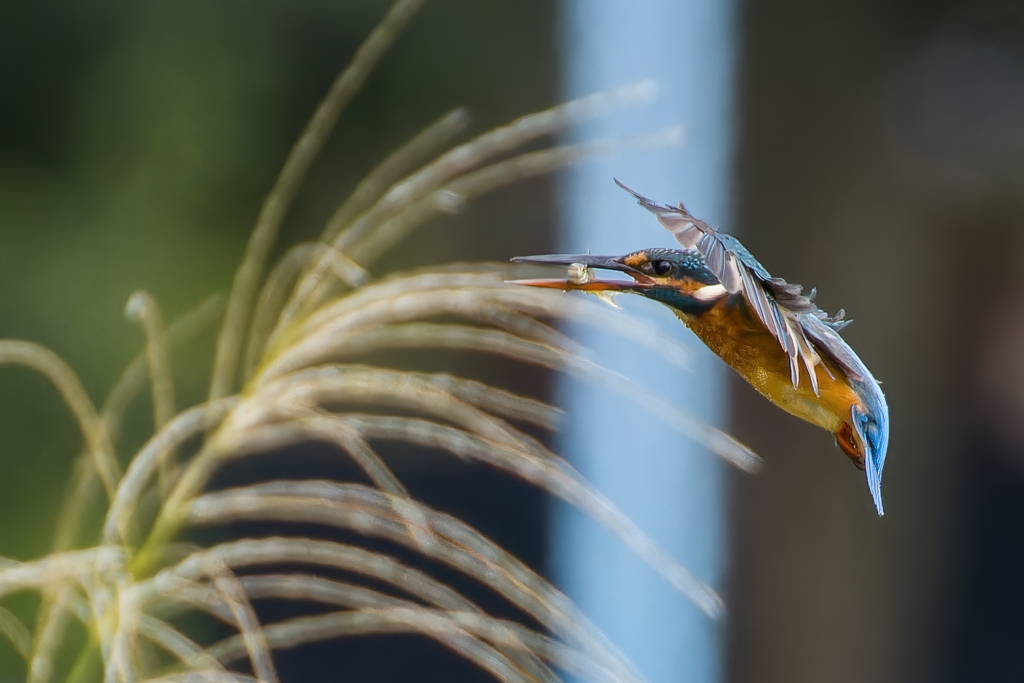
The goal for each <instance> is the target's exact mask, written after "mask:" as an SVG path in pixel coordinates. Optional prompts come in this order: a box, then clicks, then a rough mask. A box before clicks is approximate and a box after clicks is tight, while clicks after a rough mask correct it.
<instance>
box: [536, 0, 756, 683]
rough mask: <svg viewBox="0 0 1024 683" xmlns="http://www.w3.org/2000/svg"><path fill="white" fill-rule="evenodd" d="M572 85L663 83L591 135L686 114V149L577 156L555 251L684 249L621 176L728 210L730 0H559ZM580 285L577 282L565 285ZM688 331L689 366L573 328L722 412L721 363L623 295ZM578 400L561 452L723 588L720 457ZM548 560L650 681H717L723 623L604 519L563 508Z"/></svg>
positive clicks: (568, 400)
mask: <svg viewBox="0 0 1024 683" xmlns="http://www.w3.org/2000/svg"><path fill="white" fill-rule="evenodd" d="M561 6H562V17H561V45H562V54H563V57H562V64H563V74H564V78H563V84H564V85H563V95H564V96H565V97H577V96H580V95H583V94H586V93H591V92H596V91H600V90H607V89H610V88H613V87H616V86H620V85H623V84H627V83H631V82H634V81H637V80H640V79H642V78H646V77H653V78H655V79H656V80H657V81H658V84H659V98H658V100H657V101H656V102H655V103H654V104H653V105H651V106H648V107H647V108H645V109H641V110H639V111H631V112H628V113H626V114H620V115H617V116H615V117H611V118H608V119H603V120H599V121H597V122H594V123H591V124H588V125H586V126H584V127H581V129H580V130H579V131H577V133H576V135H578V136H579V137H580V138H593V137H608V136H625V135H635V134H637V133H640V132H646V131H652V130H655V129H660V128H662V127H665V126H668V125H672V124H677V123H682V124H683V125H684V127H685V129H686V142H685V144H684V145H683V147H681V148H678V149H671V150H665V151H661V152H657V153H653V154H638V155H632V156H629V155H623V156H619V157H615V158H612V159H610V160H608V161H602V162H599V163H588V164H585V165H581V166H579V167H577V168H575V169H573V170H571V171H569V172H568V173H566V174H565V176H564V177H563V178H562V181H561V187H560V206H559V210H560V212H561V218H562V221H561V225H562V226H563V230H562V233H561V235H560V238H559V250H560V251H563V252H566V253H569V252H571V253H581V252H587V251H588V250H590V251H591V252H592V253H595V254H624V253H628V252H630V251H635V250H637V249H641V248H645V247H652V246H677V245H676V244H675V243H674V242H673V240H672V237H671V235H670V234H669V233H668V232H667V231H665V230H663V229H662V228H660V227H659V226H658V224H657V222H656V221H655V219H654V218H653V216H651V215H650V214H648V213H647V212H646V211H644V210H643V209H641V208H640V207H638V206H637V205H636V203H635V202H634V201H633V199H632V198H631V197H630V196H629V195H627V194H626V193H625V192H623V191H621V190H619V189H618V188H616V187H615V185H614V184H613V183H612V178H613V177H617V178H619V179H620V180H622V181H623V182H625V183H626V184H627V185H629V186H631V187H633V188H634V189H636V190H637V191H638V192H640V193H642V194H645V195H647V196H649V197H652V198H655V199H658V200H660V201H666V202H672V203H674V202H675V201H678V200H684V201H685V203H686V206H687V208H688V209H690V210H691V211H692V212H693V213H694V214H695V215H697V216H699V217H701V218H703V219H705V220H707V221H709V222H711V223H712V224H718V225H722V224H724V223H726V222H727V221H726V219H727V211H728V207H729V202H728V196H729V194H728V185H729V160H730V140H731V133H732V127H731V105H732V64H733V58H734V54H735V50H736V40H735V37H734V34H733V32H734V26H733V14H732V3H730V2H728V0H724V1H717V0H634V1H633V2H623V1H622V0H562V5H561ZM570 296H580V295H570ZM620 302H621V303H622V305H623V306H624V307H625V308H626V309H627V310H628V311H629V312H630V313H633V314H637V315H642V316H645V317H647V316H650V317H652V318H653V319H654V320H656V321H658V323H659V324H664V325H667V326H668V328H669V329H668V331H669V332H670V333H671V334H675V335H678V336H680V337H684V338H686V339H685V340H686V341H687V342H689V346H691V347H692V348H693V349H694V350H695V351H697V354H696V358H695V360H694V363H693V369H692V371H690V372H683V371H677V370H675V369H673V368H671V367H669V366H668V365H667V364H666V363H665V362H663V361H661V360H659V359H658V358H654V357H651V356H650V355H649V354H648V353H646V352H644V351H642V350H640V349H638V348H637V347H635V346H633V345H630V344H629V343H627V342H624V341H621V340H618V339H616V338H613V337H612V336H611V335H610V334H607V333H602V331H600V330H593V329H587V328H580V329H579V330H576V332H575V336H576V337H577V338H578V339H580V341H582V342H583V343H584V344H585V345H586V346H588V347H589V348H591V349H593V350H594V351H595V353H596V357H597V359H598V361H599V362H601V363H602V364H604V365H607V366H610V367H612V368H613V369H616V370H618V371H620V372H623V373H624V374H627V375H628V376H630V377H632V378H634V379H636V380H639V381H640V382H641V383H642V384H643V385H645V386H646V387H647V388H648V389H650V390H651V391H653V392H656V393H658V394H659V395H661V396H663V397H665V398H667V399H669V400H672V401H674V402H676V403H677V404H679V405H681V406H683V407H684V408H686V409H687V410H689V411H690V412H692V413H694V414H696V415H697V416H699V417H701V418H703V419H704V420H706V421H708V422H710V423H711V424H716V425H721V424H722V422H723V420H724V414H725V399H726V396H725V387H724V383H725V372H726V368H725V367H724V365H723V364H722V363H721V361H720V360H719V359H718V358H716V357H715V356H714V355H713V354H711V353H710V352H709V351H708V350H707V349H705V348H704V347H703V345H702V344H700V342H699V341H697V340H696V338H695V337H693V336H692V335H691V334H690V333H689V332H688V331H687V330H686V329H685V328H683V327H682V326H681V325H680V324H679V322H678V321H677V320H676V319H675V317H674V316H672V315H671V314H670V313H669V312H668V311H667V310H665V309H664V308H663V307H661V306H659V305H657V304H654V303H653V302H648V301H645V300H643V299H642V298H640V297H635V296H634V297H628V296H624V297H621V298H620ZM557 391H558V394H559V401H560V403H561V405H563V406H565V407H566V408H567V423H566V425H565V428H564V429H563V431H562V433H561V436H560V440H561V443H560V452H561V453H563V454H565V455H566V456H567V457H568V458H569V459H570V461H571V462H572V463H573V464H574V465H575V466H576V467H577V468H578V469H579V470H581V472H582V473H583V474H584V476H586V477H587V478H588V479H589V480H590V481H591V482H593V483H594V484H595V485H596V486H597V488H598V489H600V490H601V491H602V492H604V493H605V494H607V495H609V496H610V497H611V499H612V500H614V501H615V502H616V503H617V504H618V505H619V506H620V507H621V508H623V509H624V510H625V512H626V513H627V514H628V515H629V516H630V517H632V518H633V519H634V520H635V521H636V522H637V523H639V524H640V526H641V527H642V528H644V529H645V530H646V531H647V532H648V533H650V534H651V535H652V536H653V537H654V538H655V540H657V541H658V542H659V543H661V544H662V545H663V546H664V547H665V548H666V549H667V550H668V551H669V552H671V553H672V554H673V555H674V556H675V557H677V558H679V559H680V560H681V561H683V562H684V563H685V564H686V565H687V566H688V567H689V568H690V569H691V570H693V571H694V573H695V574H696V575H697V576H698V577H700V578H701V579H703V580H704V581H706V582H708V583H710V584H711V585H712V586H715V587H720V584H721V577H722V574H723V569H724V562H725V553H726V548H727V543H726V533H727V529H726V520H725V512H726V501H725V482H724V475H725V465H724V464H723V463H721V462H720V461H719V460H718V459H717V458H716V457H715V456H714V455H712V454H710V453H708V452H707V451H706V450H705V449H703V448H702V447H700V446H698V445H697V444H695V443H693V442H691V441H689V440H687V439H686V438H685V437H682V436H680V435H679V433H678V432H676V431H674V430H673V429H671V428H669V427H667V426H665V425H664V424H663V423H661V422H659V421H658V420H657V419H655V418H653V417H651V416H649V415H646V414H645V413H644V412H643V411H642V410H641V409H639V408H636V407H634V406H632V405H624V404H623V403H622V401H621V400H620V399H618V398H616V397H614V396H610V395H607V394H604V393H602V392H596V391H594V390H593V389H592V388H590V387H587V386H584V385H581V384H579V383H577V382H576V381H575V380H571V379H566V380H564V381H562V383H561V384H560V385H559V387H558V390H557ZM551 544H552V545H551V552H550V557H551V563H552V566H551V570H552V574H553V576H554V578H555V582H556V584H557V585H559V586H562V587H564V588H565V589H566V591H567V592H568V593H569V595H570V596H571V597H573V598H574V599H575V600H576V601H577V602H578V604H580V606H581V607H582V608H583V610H584V612H586V613H587V614H588V615H589V616H590V617H591V618H592V619H593V620H594V621H595V622H596V623H597V625H598V626H599V627H600V628H601V629H602V630H603V631H604V632H605V633H606V634H607V635H608V636H609V638H610V639H611V640H612V642H613V643H615V644H616V645H618V646H619V647H620V648H621V649H622V650H623V651H624V653H625V654H626V655H627V656H628V657H629V658H630V659H631V660H632V661H633V663H634V664H636V665H637V667H638V668H639V669H640V671H641V672H642V673H643V674H644V675H645V676H646V677H647V678H648V679H649V680H651V681H652V682H653V683H670V682H675V681H694V682H697V683H713V682H715V681H720V680H721V678H722V647H723V643H722V632H721V627H720V625H719V624H716V623H714V622H712V621H711V620H710V619H708V617H706V616H705V615H704V614H703V613H702V612H700V611H699V610H698V609H697V608H696V607H694V606H693V605H691V604H690V603H689V602H688V601H687V600H686V599H685V598H684V597H682V596H681V595H679V594H677V593H675V592H674V591H673V590H672V589H671V588H670V587H669V586H668V585H667V584H666V583H665V582H664V581H663V580H661V578H660V577H659V576H658V575H657V574H655V573H654V572H653V571H652V570H650V569H649V568H647V567H646V566H645V565H643V564H642V563H641V562H640V561H639V560H637V559H636V558H635V557H633V556H632V555H631V554H630V553H629V551H628V550H626V549H625V548H623V547H622V545H621V544H620V543H618V542H617V541H616V540H615V539H614V538H613V537H612V536H611V534H609V533H608V532H606V531H605V530H603V529H601V528H600V527H599V526H598V525H597V524H596V523H595V522H593V521H592V520H589V519H587V518H585V517H583V516H582V515H581V514H580V513H578V512H576V511H574V510H571V509H569V508H568V507H567V506H563V505H556V507H555V511H554V515H553V518H552V534H551Z"/></svg>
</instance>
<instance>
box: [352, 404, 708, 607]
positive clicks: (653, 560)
mask: <svg viewBox="0 0 1024 683" xmlns="http://www.w3.org/2000/svg"><path fill="white" fill-rule="evenodd" d="M345 419H346V421H348V423H349V424H350V425H352V427H354V428H355V429H357V430H359V432H360V433H362V434H363V435H364V437H366V438H368V439H371V440H372V439H386V440H394V441H403V442H406V443H414V444H417V445H420V446H425V447H429V448H438V449H441V450H445V451H448V452H450V453H452V454H455V455H458V456H460V457H464V458H470V459H474V460H480V461H483V462H486V463H488V464H491V465H493V466H495V467H498V468H499V469H503V470H505V471H507V472H510V473H512V474H515V475H517V476H519V477H522V478H523V479H525V480H527V481H529V482H531V483H533V484H535V485H537V486H538V487H540V488H543V489H544V490H546V491H548V492H549V493H551V494H552V495H554V496H557V497H559V498H561V499H562V500H565V501H566V502H568V503H570V504H572V505H575V506H577V507H579V508H580V509H582V510H584V511H585V512H587V513H588V514H590V515H591V516H592V517H594V518H595V519H596V520H597V521H598V522H600V523H601V524H603V525H604V526H605V527H607V528H608V529H609V530H610V531H611V532H612V533H614V534H615V535H616V536H618V537H619V539H620V540H621V541H622V542H623V544H624V545H625V546H626V547H627V548H629V549H630V550H632V551H633V552H634V553H636V555H637V556H638V557H640V558H641V559H643V560H644V561H645V562H647V563H648V564H649V565H650V566H651V567H653V568H654V569H655V570H656V571H657V572H658V573H659V574H661V575H662V576H663V577H664V578H665V579H666V580H667V581H668V582H669V583H670V584H672V586H674V587H675V588H676V589H677V590H678V591H679V592H681V593H682V594H683V595H685V596H686V597H687V598H689V599H690V601H691V602H693V603H694V604H695V605H696V606H697V607H699V608H700V609H701V611H703V612H704V613H705V614H707V615H708V616H710V617H712V618H719V617H720V616H722V614H723V613H724V611H725V605H724V603H723V602H722V599H721V598H720V597H719V596H718V594H717V593H716V592H715V591H714V590H713V589H712V588H711V587H710V586H708V585H707V584H705V583H704V582H702V581H701V580H700V579H698V578H697V577H695V576H694V575H693V574H692V573H691V572H690V571H689V570H688V569H687V568H686V567H684V566H683V565H681V564H680V563H679V562H678V561H676V559H675V558H673V557H672V556H671V555H669V554H668V553H666V552H665V551H664V550H662V548H661V547H660V546H659V545H658V544H656V543H655V542H654V541H653V540H651V538H650V537H648V536H647V534H645V533H644V532H643V531H642V530H641V529H640V528H639V527H638V526H637V525H636V523H634V522H633V521H632V520H631V519H629V517H627V516H626V515H625V514H623V513H622V511H621V510H619V509H618V507H616V506H615V504H614V503H612V502H611V501H610V500H608V498H606V497H605V496H603V495H602V494H600V493H599V492H597V491H595V490H594V489H593V488H591V487H590V486H589V484H587V483H586V482H585V481H584V480H583V479H582V477H580V476H579V475H578V473H576V472H575V470H572V469H571V468H570V467H569V466H568V465H567V464H565V463H564V462H557V463H553V462H551V461H548V460H545V459H542V458H538V457H536V456H534V455H533V454H530V453H526V452H523V451H516V450H515V449H513V448H510V447H509V446H506V445H502V444H497V443H491V442H487V441H485V440H483V439H480V438H479V437H476V436H473V435H471V434H468V433H467V432H464V431H462V430H459V429H456V428H453V427H448V426H446V425H440V424H437V423H434V422H428V421H426V420H419V419H415V418H405V417H378V416H372V415H365V416H354V415H348V416H346V418H345Z"/></svg>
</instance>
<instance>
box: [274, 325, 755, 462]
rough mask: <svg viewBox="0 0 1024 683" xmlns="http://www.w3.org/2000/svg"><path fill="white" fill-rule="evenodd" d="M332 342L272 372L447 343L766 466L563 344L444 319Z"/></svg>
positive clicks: (285, 360) (287, 357)
mask: <svg viewBox="0 0 1024 683" xmlns="http://www.w3.org/2000/svg"><path fill="white" fill-rule="evenodd" d="M330 344H331V346H330V347H327V348H312V349H311V348H303V349H302V352H303V353H304V354H305V355H300V354H299V353H298V352H296V353H295V354H294V355H293V354H292V353H291V352H289V353H286V354H282V356H281V357H280V358H279V359H278V361H276V362H275V366H276V367H275V368H274V370H273V371H274V372H277V371H283V370H284V369H285V368H287V366H288V365H289V364H296V365H313V364H316V363H319V362H324V361H325V360H327V359H329V358H343V357H345V356H353V355H358V354H361V353H366V352H368V351H379V350H383V349H397V348H445V349H458V350H464V351H476V352H480V353H487V354H495V355H503V356H508V357H509V358H513V359H516V360H520V361H523V362H526V363H532V364H535V365H540V366H542V367H546V368H550V369H553V370H561V371H564V372H568V373H570V374H574V375H577V376H579V377H582V378H583V379H586V380H587V381H589V382H593V383H595V384H597V385H599V386H602V387H604V388H606V389H609V390H611V391H614V392H616V393H618V394H621V395H623V396H625V397H626V398H628V399H630V400H632V401H635V402H636V403H638V404H639V405H642V406H643V407H644V408H646V409H648V410H650V411H652V412H653V413H655V414H656V415H658V416H659V417H661V418H662V419H663V420H665V421H666V423H667V424H669V425H671V426H673V427H675V428H676V429H678V430H679V431H680V433H682V434H684V435H685V436H687V437H689V438H691V439H693V440H694V441H696V442H697V443H700V444H702V445H703V446H705V447H706V448H707V449H708V450H710V451H711V452H713V453H715V454H716V455H719V456H720V457H722V458H723V459H725V460H726V461H727V462H729V463H730V464H732V465H734V466H736V467H738V468H739V469H742V470H744V471H746V472H756V471H757V470H758V469H760V467H761V458H760V457H759V456H758V455H757V454H756V453H754V452H753V451H751V450H750V449H749V448H747V447H746V446H745V445H743V444H742V443H740V442H739V441H737V440H736V439H734V438H733V437H731V436H729V435H728V434H726V433H724V432H722V431H721V430H718V429H715V428H714V427H711V426H709V425H707V424H705V423H703V422H702V421H701V420H698V419H697V418H695V417H693V416H692V415H690V414H688V413H687V412H686V411H684V410H682V409H680V408H678V407H676V406H674V405H672V404H671V403H670V402H668V401H666V400H664V399H662V398H660V397H659V396H656V395H654V394H652V393H650V392H648V391H647V390H645V389H643V388H642V387H640V386H638V385H637V384H636V383H635V382H633V381H632V380H630V379H628V378H626V377H624V376H622V375H620V374H618V373H615V372H612V371H611V370H608V369H606V368H603V367H601V366H599V365H596V364H595V363H592V362H590V361H588V360H587V359H585V358H581V357H579V356H577V355H575V354H571V353H568V352H566V351H563V350H562V349H558V348H555V347H552V346H549V345H546V344H541V343H538V342H535V341H532V340H529V339H522V338H520V337H517V336H515V335H512V334H509V333H507V332H503V331H500V330H487V329H481V328H478V327H470V326H466V325H454V324H441V323H408V324H402V325H389V326H386V327H382V328H378V329H374V330H370V331H367V332H361V333H358V334H353V335H351V336H348V337H345V336H342V337H340V338H334V339H331V340H330ZM296 348H298V347H296Z"/></svg>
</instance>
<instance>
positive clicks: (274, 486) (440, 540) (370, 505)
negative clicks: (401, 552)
mask: <svg viewBox="0 0 1024 683" xmlns="http://www.w3.org/2000/svg"><path fill="white" fill-rule="evenodd" d="M399 502H401V505H399V504H398V503H399ZM396 509H401V510H403V511H410V512H414V513H415V514H414V517H415V518H417V519H420V520H422V522H421V524H422V525H423V528H422V529H421V530H420V531H419V534H420V535H423V534H429V535H430V536H431V537H432V538H433V539H434V542H433V543H431V544H430V545H429V546H426V547H423V546H421V545H420V544H419V542H418V538H417V536H416V535H415V534H413V533H410V532H409V530H408V528H407V526H408V525H407V520H408V519H409V518H410V517H413V515H408V514H407V513H406V512H403V513H396V512H395V510H396ZM238 520H275V521H286V522H301V523H307V524H309V523H312V524H322V525H326V526H334V527H339V528H346V529H351V530H353V531H356V532H358V533H361V534H366V535H370V536H378V537H381V538H385V539H387V540H390V541H393V542H396V543H400V544H404V545H408V546H411V547H414V548H416V549H418V550H420V552H422V553H423V554H424V555H425V556H427V557H430V558H432V559H434V560H437V561H439V562H442V563H444V564H447V565H449V566H451V567H453V568H454V569H457V570H459V571H461V572H463V573H464V574H466V575H467V576H470V577H472V578H474V579H475V580H477V581H479V582H480V583H482V584H484V585H486V586H489V587H490V588H491V589H492V590H494V591H495V592H497V593H498V594H500V595H502V596H503V597H504V598H505V599H507V600H508V601H510V602H511V603H512V604H514V605H516V606H517V607H519V608H520V609H522V610H523V611H525V612H526V613H527V614H530V615H531V616H533V617H534V618H535V619H537V620H538V621H539V622H540V623H542V624H544V625H545V626H547V627H548V628H549V629H551V630H552V631H554V632H555V633H557V634H559V635H561V636H562V637H563V638H566V639H568V640H571V641H572V642H576V643H579V644H580V645H581V646H582V647H584V649H586V650H587V651H588V652H590V653H591V656H592V657H594V658H595V660H597V661H601V662H603V663H604V665H605V666H607V667H610V668H611V669H613V670H615V671H616V672H617V673H618V675H619V676H620V679H622V680H636V678H637V677H636V676H635V675H634V674H633V673H632V671H631V669H630V667H629V665H628V664H627V663H626V662H625V660H624V659H623V658H622V657H621V655H619V654H618V653H617V651H616V650H615V649H614V648H613V647H611V646H610V645H609V644H608V643H607V641H606V640H604V639H603V637H601V636H600V635H599V634H598V633H597V631H596V629H594V628H593V627H592V626H590V624H589V622H588V621H587V620H586V618H585V617H583V615H582V614H580V613H579V611H578V610H577V609H576V608H575V607H574V606H573V605H572V603H571V602H570V601H569V600H568V598H566V597H565V596H564V595H562V594H561V593H560V592H559V591H558V590H557V589H555V588H554V587H553V586H552V585H551V584H550V583H548V582H547V581H545V580H544V579H543V578H541V577H540V576H538V575H537V574H536V573H535V572H533V571H532V570H531V569H529V567H527V566H526V565H525V564H523V563H522V562H520V561H519V560H517V559H516V558H515V557H514V556H512V555H511V554H509V553H508V552H506V551H504V550H502V549H501V548H500V547H499V546H497V545H495V544H494V543H493V542H492V541H490V540H489V539H488V538H486V537H485V536H483V535H482V534H480V533H479V532H478V531H476V530H474V529H472V528H471V527H469V526H468V525H466V524H464V523H463V522H461V521H459V520H457V519H455V518H453V517H451V516H449V515H445V514H443V513H439V512H437V511H435V510H431V509H430V508H428V507H426V506H423V505H420V504H418V503H416V502H415V501H412V500H403V501H397V500H395V497H394V496H390V495H387V494H384V493H381V492H379V491H375V490H373V489H368V488H366V487H364V486H360V485H356V484H337V483H334V482H329V481H299V482H270V483H266V484H259V485H255V486H250V487H245V488H240V489H232V490H228V491H223V492H219V493H213V494H207V495H204V496H201V497H200V498H198V499H196V501H195V502H194V503H193V505H192V513H191V522H192V523H194V524H222V523H228V522H232V521H238Z"/></svg>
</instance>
